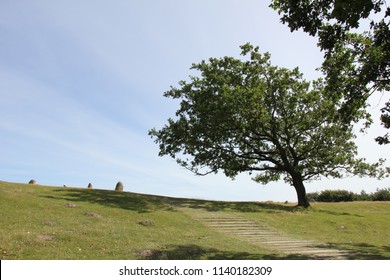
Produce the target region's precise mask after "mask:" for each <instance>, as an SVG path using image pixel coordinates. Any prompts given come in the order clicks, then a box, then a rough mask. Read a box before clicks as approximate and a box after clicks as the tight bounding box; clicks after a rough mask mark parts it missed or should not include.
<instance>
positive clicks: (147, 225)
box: [138, 220, 154, 227]
mask: <svg viewBox="0 0 390 280" xmlns="http://www.w3.org/2000/svg"><path fill="white" fill-rule="evenodd" d="M138 224H139V225H141V226H146V227H151V226H154V222H153V221H151V220H143V221H139V222H138Z"/></svg>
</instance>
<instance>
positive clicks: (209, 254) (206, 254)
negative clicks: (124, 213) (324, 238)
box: [137, 243, 390, 260]
mask: <svg viewBox="0 0 390 280" xmlns="http://www.w3.org/2000/svg"><path fill="white" fill-rule="evenodd" d="M349 245H350V244H349ZM355 245H356V249H361V250H362V247H370V249H371V250H372V251H371V252H367V251H366V252H364V251H357V250H355V249H346V248H344V249H342V250H343V252H344V253H343V254H342V255H340V258H341V259H344V260H388V259H389V258H386V257H385V256H384V255H383V254H381V253H380V250H379V249H378V248H376V247H375V246H372V245H368V244H364V243H361V244H355ZM316 248H317V249H320V248H327V249H339V250H341V248H340V244H337V245H335V244H328V245H324V246H317V247H316ZM382 249H383V250H387V252H389V251H390V248H389V247H388V246H384V247H383V248H382ZM144 251H147V252H148V253H147V254H143V253H142V252H144ZM144 251H138V252H137V255H138V257H139V259H144V260H202V259H203V260H332V259H335V256H334V255H333V254H332V253H329V254H328V255H326V254H325V255H322V256H315V255H314V254H313V255H308V254H278V253H274V254H261V253H249V252H235V251H224V250H218V249H215V248H204V247H201V246H199V245H194V244H189V245H176V244H170V245H167V246H165V248H163V249H159V250H144Z"/></svg>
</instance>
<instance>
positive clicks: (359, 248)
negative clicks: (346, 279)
mask: <svg viewBox="0 0 390 280" xmlns="http://www.w3.org/2000/svg"><path fill="white" fill-rule="evenodd" d="M334 245H335V247H336V246H337V247H338V248H340V249H342V250H345V251H347V254H346V256H345V258H346V259H349V260H389V259H390V246H374V245H371V244H367V243H345V244H334ZM331 246H333V245H331Z"/></svg>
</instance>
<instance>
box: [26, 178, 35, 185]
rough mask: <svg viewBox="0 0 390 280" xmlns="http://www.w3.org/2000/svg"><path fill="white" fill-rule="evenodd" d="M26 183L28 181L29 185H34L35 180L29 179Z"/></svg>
mask: <svg viewBox="0 0 390 280" xmlns="http://www.w3.org/2000/svg"><path fill="white" fill-rule="evenodd" d="M28 183H29V184H30V185H36V184H37V181H35V180H33V179H31V180H30V181H29V182H28Z"/></svg>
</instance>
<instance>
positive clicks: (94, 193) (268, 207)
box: [44, 188, 306, 213]
mask: <svg viewBox="0 0 390 280" xmlns="http://www.w3.org/2000/svg"><path fill="white" fill-rule="evenodd" d="M54 191H55V192H58V193H60V194H59V195H55V196H44V197H46V198H50V199H57V200H66V201H70V202H73V203H77V202H89V203H93V204H100V205H104V206H106V207H114V208H121V209H125V210H130V211H135V212H138V213H145V212H151V211H156V210H164V211H176V210H175V209H176V208H177V207H180V208H192V209H203V210H206V211H210V212H217V211H226V210H231V211H236V212H267V213H280V212H298V211H306V209H303V208H302V207H296V206H287V205H281V204H276V203H260V202H224V201H210V200H198V199H187V198H173V197H166V196H158V195H145V194H137V193H131V192H117V191H109V190H96V189H78V188H64V189H56V190H54Z"/></svg>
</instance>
